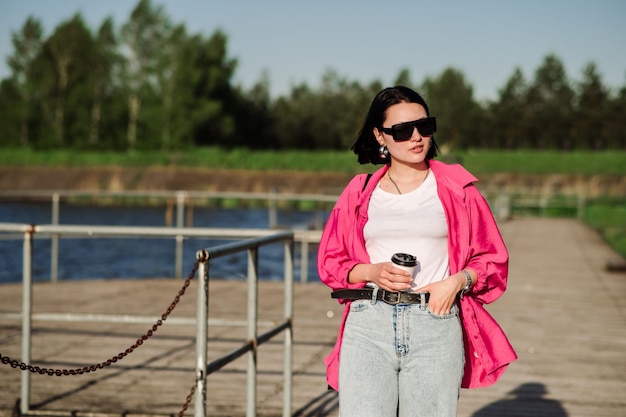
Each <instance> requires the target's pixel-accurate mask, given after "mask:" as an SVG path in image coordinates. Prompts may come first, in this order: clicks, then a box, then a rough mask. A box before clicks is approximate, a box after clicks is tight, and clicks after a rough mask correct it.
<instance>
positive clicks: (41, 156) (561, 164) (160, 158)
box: [0, 147, 626, 175]
mask: <svg viewBox="0 0 626 417" xmlns="http://www.w3.org/2000/svg"><path fill="white" fill-rule="evenodd" d="M441 159H443V160H449V161H460V162H462V163H463V165H464V166H465V167H466V168H468V169H469V170H470V171H472V172H474V173H476V174H491V173H516V174H529V175H537V174H539V175H540V174H581V175H599V174H606V175H626V152H582V151H576V152H559V151H528V150H521V151H497V150H469V151H464V152H458V153H455V154H454V155H443V156H442V157H441ZM0 165H5V166H9V165H10V166H18V165H21V166H111V165H115V166H134V167H143V166H180V167H210V168H218V169H251V170H260V171H266V170H299V171H316V172H319V171H329V172H341V173H348V174H354V173H358V172H364V171H368V170H371V166H370V165H359V164H358V162H357V161H356V156H355V155H354V154H353V153H352V152H351V151H342V152H337V151H334V152H330V151H280V152H278V151H249V150H247V149H231V150H228V149H221V148H216V147H208V148H198V149H194V150H190V151H185V152H159V151H141V152H140V151H136V152H119V153H116V152H94V151H90V152H79V151H68V150H49V151H45V152H44V151H40V152H35V151H32V150H29V149H2V150H1V151H0Z"/></svg>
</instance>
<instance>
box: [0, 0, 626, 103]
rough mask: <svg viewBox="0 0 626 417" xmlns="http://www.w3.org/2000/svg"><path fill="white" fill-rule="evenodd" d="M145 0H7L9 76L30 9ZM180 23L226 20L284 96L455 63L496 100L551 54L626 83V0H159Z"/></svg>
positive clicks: (231, 36)
mask: <svg viewBox="0 0 626 417" xmlns="http://www.w3.org/2000/svg"><path fill="white" fill-rule="evenodd" d="M136 4H137V0H0V58H1V61H2V62H1V63H0V78H5V77H7V76H8V75H9V70H8V68H7V66H6V58H7V57H8V56H9V55H10V54H12V53H13V47H12V44H11V34H12V33H13V32H15V31H18V30H19V29H20V27H21V26H22V24H23V23H24V21H25V20H26V18H27V17H28V16H29V15H32V16H34V17H36V18H38V19H40V20H41V21H42V23H43V25H44V28H45V35H46V36H48V35H49V34H50V33H51V32H52V31H53V30H54V28H55V27H56V26H57V25H58V24H59V23H61V22H62V21H64V20H66V19H69V18H71V17H72V16H73V15H74V13H77V12H80V13H81V14H82V16H83V18H84V19H85V21H86V22H87V24H88V25H89V26H90V27H91V28H92V30H94V31H95V30H96V29H97V28H98V26H99V25H100V24H101V23H102V22H103V20H104V19H105V17H107V16H112V17H113V18H114V21H115V24H116V26H118V27H119V26H121V25H122V24H123V23H124V22H125V21H126V20H127V19H128V17H129V15H130V12H131V10H132V9H133V8H134V7H135V5H136ZM153 4H155V5H162V6H164V9H165V12H166V14H167V15H168V16H170V18H171V19H172V21H173V23H185V24H186V26H187V29H188V32H190V33H204V34H206V35H207V36H208V35H210V34H212V33H213V32H214V31H215V30H217V29H220V30H222V31H224V32H225V33H226V35H227V36H228V54H229V56H230V57H232V58H236V59H237V60H238V62H239V64H238V67H237V71H236V73H235V77H234V82H235V83H237V84H241V85H243V86H244V87H250V86H251V85H253V84H254V83H255V82H257V81H258V80H260V78H261V75H262V73H263V72H264V71H266V72H267V73H268V74H269V79H270V86H271V87H270V88H271V91H272V94H273V95H274V96H276V95H278V94H285V93H287V92H289V91H290V89H291V87H292V86H293V85H296V84H300V83H302V82H306V83H307V84H309V86H311V87H316V86H318V85H319V82H320V80H321V77H322V75H323V74H324V72H326V71H327V70H328V69H330V68H332V69H334V70H336V71H337V73H338V74H339V75H340V76H341V77H345V78H347V79H349V80H355V81H359V82H363V83H369V82H371V81H374V80H380V81H382V82H383V84H390V83H392V82H393V80H394V79H395V78H396V76H397V75H398V72H399V71H400V70H401V69H402V68H407V69H409V71H410V73H411V77H412V80H413V82H414V83H416V84H417V83H421V82H422V81H423V80H424V79H425V77H427V76H437V75H439V74H440V73H441V72H442V71H443V70H444V69H445V68H446V67H448V66H452V67H455V68H457V69H459V70H461V71H462V72H463V74H464V75H465V77H466V78H467V80H468V81H469V82H470V83H471V84H472V85H473V87H474V96H475V98H476V99H484V98H495V97H497V92H498V90H499V89H500V88H502V87H503V86H504V84H505V82H506V81H507V80H508V79H509V78H510V76H511V74H512V73H513V70H514V69H515V68H516V67H520V68H521V69H522V71H523V72H524V75H525V76H526V79H527V80H531V79H532V78H533V77H534V71H535V70H536V69H537V68H538V66H539V65H540V64H541V63H542V62H543V59H544V58H545V56H546V55H548V54H549V53H554V54H556V55H557V56H558V57H559V58H560V59H561V60H562V61H563V63H564V65H565V68H566V70H567V74H568V76H569V77H570V79H571V80H572V81H574V82H576V81H579V80H580V79H581V74H582V69H583V68H584V66H585V65H586V64H587V63H589V62H591V61H593V62H595V63H596V64H597V66H598V69H599V72H600V74H601V75H602V77H603V81H604V84H605V85H607V86H608V87H611V88H618V87H621V86H624V85H626V1H625V0H598V1H589V0H520V1H512V0H475V1H471V2H469V1H460V0H459V1H453V0H441V1H422V0H406V1H398V0H386V1H373V0H372V1H369V0H360V1H359V0H332V1H330V0H315V1H310V0H309V1H304V0H302V1H299V0H276V1H274V0H265V1H259V0H222V1H218V0H211V1H208V0H207V1H204V0H153Z"/></svg>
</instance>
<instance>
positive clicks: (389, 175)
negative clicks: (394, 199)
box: [387, 171, 402, 194]
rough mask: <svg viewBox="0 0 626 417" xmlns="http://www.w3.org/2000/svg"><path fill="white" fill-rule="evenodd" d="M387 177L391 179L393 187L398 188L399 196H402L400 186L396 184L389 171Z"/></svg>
mask: <svg viewBox="0 0 626 417" xmlns="http://www.w3.org/2000/svg"><path fill="white" fill-rule="evenodd" d="M387 176H388V177H389V181H391V183H392V184H393V186H394V187H396V190H397V191H398V194H402V191H400V188H398V184H396V182H395V181H394V180H393V178H391V174H390V173H389V171H387Z"/></svg>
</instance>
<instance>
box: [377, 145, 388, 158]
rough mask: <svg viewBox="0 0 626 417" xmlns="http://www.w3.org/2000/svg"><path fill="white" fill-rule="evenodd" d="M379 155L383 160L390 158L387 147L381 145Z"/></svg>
mask: <svg viewBox="0 0 626 417" xmlns="http://www.w3.org/2000/svg"><path fill="white" fill-rule="evenodd" d="M378 155H380V157H381V158H387V157H388V156H389V149H387V147H386V146H385V145H380V148H378Z"/></svg>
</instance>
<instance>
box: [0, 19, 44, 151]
mask: <svg viewBox="0 0 626 417" xmlns="http://www.w3.org/2000/svg"><path fill="white" fill-rule="evenodd" d="M42 37H43V30H42V26H41V22H40V21H39V20H37V19H35V18H34V17H32V16H29V17H28V18H27V19H26V22H25V23H24V25H23V26H22V29H21V30H20V31H19V32H17V33H13V35H12V37H11V40H12V42H13V47H14V48H15V52H14V53H13V55H11V56H10V57H9V58H8V59H7V63H8V64H9V68H11V71H12V78H13V84H14V86H15V88H16V90H17V92H18V94H19V97H20V102H19V103H16V104H17V107H18V109H19V110H18V112H19V123H20V129H19V143H20V145H22V146H28V145H30V131H29V130H30V129H29V124H30V120H29V119H30V117H31V110H32V109H31V106H32V100H33V94H34V88H33V80H32V67H33V63H34V61H35V58H36V57H37V56H38V55H39V53H40V51H41V45H42V42H43V41H42ZM3 114H5V115H6V113H3Z"/></svg>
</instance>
